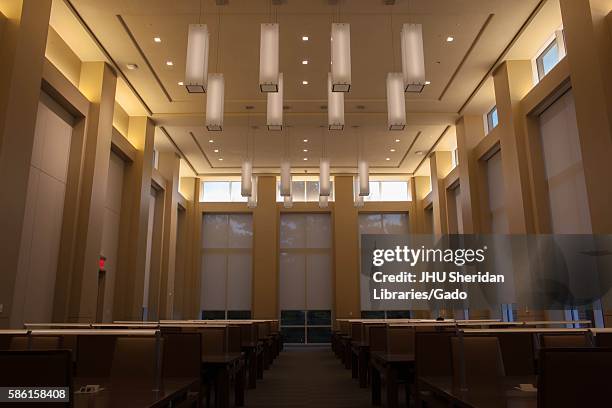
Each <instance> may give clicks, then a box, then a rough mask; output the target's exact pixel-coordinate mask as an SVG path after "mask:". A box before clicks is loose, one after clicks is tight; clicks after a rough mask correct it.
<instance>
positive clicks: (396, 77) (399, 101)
mask: <svg viewBox="0 0 612 408" xmlns="http://www.w3.org/2000/svg"><path fill="white" fill-rule="evenodd" d="M387 123H388V125H389V130H404V128H405V127H406V99H405V96H404V78H403V75H402V73H401V72H389V73H388V74H387Z"/></svg>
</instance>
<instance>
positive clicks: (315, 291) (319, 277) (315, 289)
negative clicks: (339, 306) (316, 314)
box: [306, 253, 333, 309]
mask: <svg viewBox="0 0 612 408" xmlns="http://www.w3.org/2000/svg"><path fill="white" fill-rule="evenodd" d="M331 263H332V262H331V255H330V254H329V253H323V254H309V255H308V256H307V258H306V285H307V287H306V293H307V299H306V306H308V308H314V309H327V308H330V309H331V308H332V302H333V294H332V280H333V278H332V265H331Z"/></svg>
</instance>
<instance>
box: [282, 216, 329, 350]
mask: <svg viewBox="0 0 612 408" xmlns="http://www.w3.org/2000/svg"><path fill="white" fill-rule="evenodd" d="M279 266H280V269H279V308H280V325H281V331H282V333H283V337H284V340H285V342H287V343H298V344H313V343H328V342H329V341H330V338H331V322H332V301H333V297H332V296H333V295H332V278H333V277H332V234H331V216H330V215H329V214H281V219H280V254H279Z"/></svg>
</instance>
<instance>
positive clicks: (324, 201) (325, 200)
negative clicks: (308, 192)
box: [319, 196, 329, 208]
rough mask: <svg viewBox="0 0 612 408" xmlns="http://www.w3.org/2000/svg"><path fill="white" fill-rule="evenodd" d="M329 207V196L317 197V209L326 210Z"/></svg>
mask: <svg viewBox="0 0 612 408" xmlns="http://www.w3.org/2000/svg"><path fill="white" fill-rule="evenodd" d="M328 206H329V196H319V208H327V207H328Z"/></svg>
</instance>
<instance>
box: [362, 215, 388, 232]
mask: <svg viewBox="0 0 612 408" xmlns="http://www.w3.org/2000/svg"><path fill="white" fill-rule="evenodd" d="M359 233H360V234H382V233H383V225H382V214H359Z"/></svg>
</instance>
